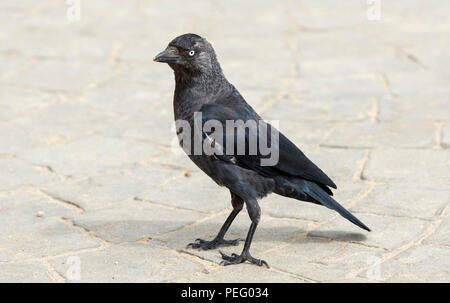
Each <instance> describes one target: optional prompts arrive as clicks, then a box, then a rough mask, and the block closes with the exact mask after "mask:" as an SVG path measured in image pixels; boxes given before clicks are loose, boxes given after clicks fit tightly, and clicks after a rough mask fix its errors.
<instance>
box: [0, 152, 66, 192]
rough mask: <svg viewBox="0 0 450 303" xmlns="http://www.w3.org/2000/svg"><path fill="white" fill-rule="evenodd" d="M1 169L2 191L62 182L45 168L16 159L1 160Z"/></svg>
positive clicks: (0, 184)
mask: <svg viewBox="0 0 450 303" xmlns="http://www.w3.org/2000/svg"><path fill="white" fill-rule="evenodd" d="M0 167H1V170H0V191H4V190H10V189H13V188H17V187H19V186H26V185H35V186H39V185H42V184H45V183H51V182H56V181H59V180H60V178H59V177H57V176H56V175H55V174H52V173H51V172H49V171H46V170H45V169H44V168H40V167H34V166H32V165H30V164H28V163H25V162H24V161H21V160H19V159H16V158H3V159H0Z"/></svg>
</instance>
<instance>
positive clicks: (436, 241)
mask: <svg viewBox="0 0 450 303" xmlns="http://www.w3.org/2000/svg"><path fill="white" fill-rule="evenodd" d="M447 205H448V204H447ZM423 243H424V244H432V245H436V246H443V247H447V248H448V247H449V246H450V217H449V216H447V217H445V218H444V219H443V221H442V223H441V224H440V225H439V226H438V227H437V229H436V230H434V231H433V233H432V234H431V235H430V236H429V237H427V238H426V239H425V240H423Z"/></svg>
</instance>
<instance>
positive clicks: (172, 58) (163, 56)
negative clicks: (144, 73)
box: [153, 49, 180, 63]
mask: <svg viewBox="0 0 450 303" xmlns="http://www.w3.org/2000/svg"><path fill="white" fill-rule="evenodd" d="M179 59H180V56H178V55H177V54H175V53H174V52H173V51H172V50H169V51H168V50H167V49H165V50H163V51H162V52H160V53H159V54H157V55H156V57H155V58H154V59H153V61H155V62H163V63H169V62H171V63H176V62H178V60H179Z"/></svg>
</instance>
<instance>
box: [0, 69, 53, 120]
mask: <svg viewBox="0 0 450 303" xmlns="http://www.w3.org/2000/svg"><path fill="white" fill-rule="evenodd" d="M5 61H6V62H8V61H9V60H8V61H7V60H5ZM20 64H21V65H23V64H24V63H23V60H20ZM13 71H14V70H13ZM56 98H57V97H56V96H55V95H53V94H50V93H48V92H43V91H39V90H36V89H29V88H24V87H14V86H9V85H8V86H6V85H2V86H1V87H0V118H2V119H5V120H9V119H11V118H12V117H15V116H17V115H19V114H20V113H24V112H28V111H30V110H33V109H34V108H40V107H42V106H46V105H49V104H51V103H53V102H55V101H56Z"/></svg>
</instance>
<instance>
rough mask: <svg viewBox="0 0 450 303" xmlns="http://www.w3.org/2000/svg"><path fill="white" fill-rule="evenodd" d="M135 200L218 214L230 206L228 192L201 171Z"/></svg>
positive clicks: (146, 193)
mask: <svg viewBox="0 0 450 303" xmlns="http://www.w3.org/2000/svg"><path fill="white" fill-rule="evenodd" d="M186 192H190V194H189V195H186ZM137 198H138V199H140V200H145V201H151V202H156V203H160V204H165V205H171V206H175V207H179V208H185V209H192V210H195V211H199V212H218V211H220V210H223V209H224V208H228V207H230V205H231V197H230V191H229V190H228V189H227V188H225V187H219V186H218V185H217V183H215V182H214V181H213V180H212V179H210V178H209V177H208V176H206V175H205V174H204V173H203V172H201V171H195V172H192V173H189V177H186V176H184V175H183V177H181V178H177V179H175V180H172V181H170V182H167V183H165V184H164V185H162V186H160V187H158V189H157V190H148V191H146V192H144V193H140V194H138V195H137Z"/></svg>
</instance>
